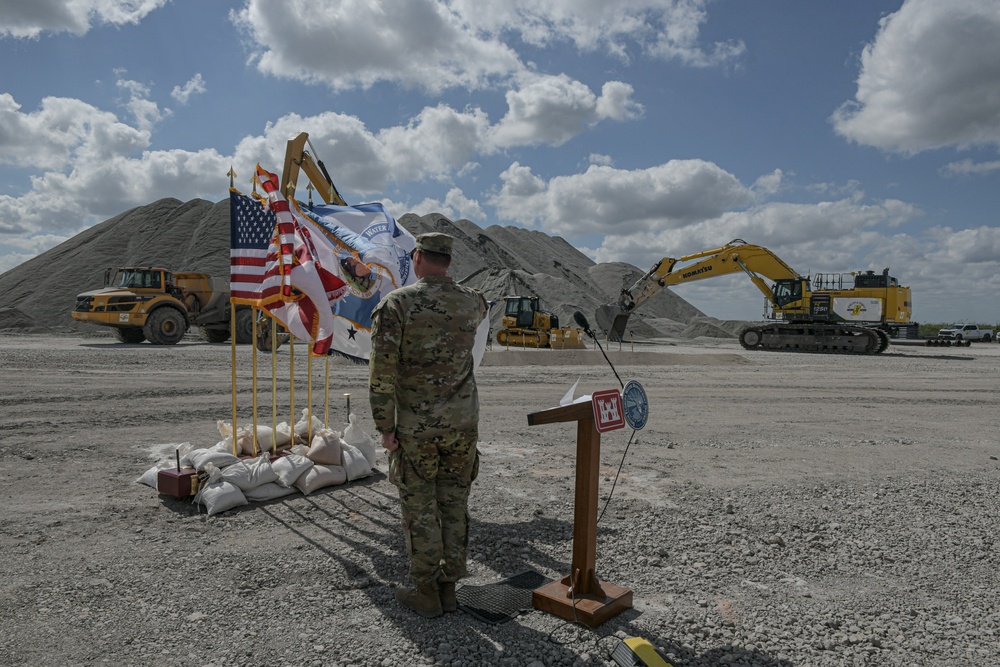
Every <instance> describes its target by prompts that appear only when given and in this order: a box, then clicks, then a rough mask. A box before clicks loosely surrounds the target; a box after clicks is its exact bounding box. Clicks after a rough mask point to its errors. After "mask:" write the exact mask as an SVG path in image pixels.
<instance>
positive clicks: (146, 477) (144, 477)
mask: <svg viewBox="0 0 1000 667" xmlns="http://www.w3.org/2000/svg"><path fill="white" fill-rule="evenodd" d="M175 464H176V461H175V460H174V459H162V460H160V461H157V462H156V465H154V466H153V467H152V468H150V469H149V470H147V471H146V472H144V473H142V474H141V475H139V477H138V478H137V479H136V480H135V483H136V484H145V485H146V486H150V487H152V488H154V489H155V488H156V475H157V473H159V472H160V471H161V470H166V469H167V468H173V467H174V465H175Z"/></svg>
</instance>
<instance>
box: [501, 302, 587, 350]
mask: <svg viewBox="0 0 1000 667" xmlns="http://www.w3.org/2000/svg"><path fill="white" fill-rule="evenodd" d="M540 302H541V300H540V299H539V298H538V297H537V296H508V297H505V298H504V311H503V320H501V325H502V328H501V329H500V330H499V331H497V342H498V343H500V344H501V345H504V346H506V347H536V348H551V349H553V350H582V349H584V348H586V347H587V346H586V345H584V344H583V339H582V338H581V337H580V334H582V333H583V330H582V329H571V328H570V327H562V328H560V327H559V318H558V317H557V316H556V315H555V314H554V313H550V312H549V311H547V310H542V309H541V305H540Z"/></svg>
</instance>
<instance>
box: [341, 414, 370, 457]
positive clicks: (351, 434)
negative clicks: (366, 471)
mask: <svg viewBox="0 0 1000 667" xmlns="http://www.w3.org/2000/svg"><path fill="white" fill-rule="evenodd" d="M347 421H348V424H347V428H345V429H344V436H343V441H344V442H346V443H347V444H349V445H354V446H355V447H357V448H358V449H359V450H361V453H362V454H364V456H365V460H366V461H368V467H369V468H374V467H375V458H376V456H377V454H378V450H377V449H375V441H374V440H372V438H371V436H370V435H368V434H367V433H365V431H364V429H363V428H361V426H360V425H359V424H358V423H357V422H356V421H355V420H354V413H353V412H352V413H351V414H350V415H348V417H347Z"/></svg>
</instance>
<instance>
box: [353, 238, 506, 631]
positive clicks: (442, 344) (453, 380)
mask: <svg viewBox="0 0 1000 667" xmlns="http://www.w3.org/2000/svg"><path fill="white" fill-rule="evenodd" d="M451 250H452V238H451V237H450V236H448V235H447V234H437V233H432V234H421V235H420V236H418V237H417V245H416V248H415V249H414V251H413V253H412V257H413V270H414V272H415V273H416V276H417V278H419V280H418V281H417V282H416V283H415V284H413V285H409V286H407V287H402V288H400V289H397V290H394V291H393V292H390V293H389V294H388V295H386V297H385V298H384V299H382V301H381V302H380V303H379V304H378V306H377V307H376V308H375V311H374V312H373V314H372V320H373V322H374V323H373V327H372V351H371V357H370V360H369V398H370V401H371V408H372V417H373V418H374V420H375V428H376V429H377V430H378V431H379V433H381V434H382V446H383V447H384V448H385V449H386V450H388V452H389V479H390V481H392V483H393V484H395V485H396V487H397V488H398V489H399V499H400V507H401V512H402V519H403V535H404V537H405V539H406V549H407V553H408V556H409V560H410V579H412V580H413V583H414V586H413V587H412V588H401V589H397V591H396V599H397V600H398V601H399V602H400V603H401V604H402V605H404V606H405V607H408V608H409V609H412V610H414V611H416V612H417V613H418V614H420V615H422V616H425V617H428V618H433V617H435V616H440V615H441V614H442V613H443V612H446V611H455V609H456V608H457V606H458V604H457V601H456V599H455V582H456V581H458V580H459V579H460V578H461V577H463V576H465V573H466V569H465V559H466V549H467V547H468V542H469V515H468V504H469V489H470V487H471V486H472V481H473V480H474V479H475V478H476V475H477V474H478V472H479V456H478V453H477V452H476V441H477V440H478V437H479V395H478V393H477V391H476V379H475V377H474V376H473V372H472V371H473V354H472V349H473V345H474V343H475V339H476V329H477V328H478V327H479V324H480V323H481V322H482V321H483V320H484V319H485V318H486V316H487V314H488V307H487V305H486V300H485V299H484V298H483V295H482V293H481V292H479V291H478V290H474V289H470V288H467V287H461V286H459V285H456V284H455V282H454V280H452V279H451V278H450V277H449V276H448V266H449V265H450V263H451Z"/></svg>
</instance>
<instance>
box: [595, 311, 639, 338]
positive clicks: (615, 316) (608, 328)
mask: <svg viewBox="0 0 1000 667" xmlns="http://www.w3.org/2000/svg"><path fill="white" fill-rule="evenodd" d="M594 314H595V315H596V317H597V326H598V327H600V329H601V331H603V332H605V333H606V334H607V336H608V340H609V341H611V342H613V343H617V342H619V341H622V340H624V338H625V328H626V327H627V326H628V318H629V315H630V314H631V313H627V312H625V311H624V310H622V307H621V306H619V305H618V304H616V303H609V304H607V305H604V306H600V307H598V309H597V310H596V311H595V313H594Z"/></svg>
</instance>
